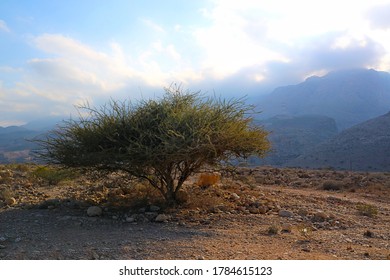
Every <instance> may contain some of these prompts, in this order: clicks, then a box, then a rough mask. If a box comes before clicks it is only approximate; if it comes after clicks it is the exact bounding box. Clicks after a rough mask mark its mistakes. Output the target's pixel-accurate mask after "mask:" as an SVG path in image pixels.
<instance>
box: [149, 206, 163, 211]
mask: <svg viewBox="0 0 390 280" xmlns="http://www.w3.org/2000/svg"><path fill="white" fill-rule="evenodd" d="M160 209H161V208H160V207H158V206H156V205H150V207H149V211H150V212H158V211H160Z"/></svg>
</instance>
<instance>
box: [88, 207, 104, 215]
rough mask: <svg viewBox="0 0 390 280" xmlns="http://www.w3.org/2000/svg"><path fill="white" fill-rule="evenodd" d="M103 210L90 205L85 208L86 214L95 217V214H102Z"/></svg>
mask: <svg viewBox="0 0 390 280" xmlns="http://www.w3.org/2000/svg"><path fill="white" fill-rule="evenodd" d="M102 213H103V210H102V208H100V207H99V206H91V207H89V208H88V210H87V215H88V216H89V217H95V216H100V215H102Z"/></svg>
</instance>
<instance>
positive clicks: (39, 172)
mask: <svg viewBox="0 0 390 280" xmlns="http://www.w3.org/2000/svg"><path fill="white" fill-rule="evenodd" d="M31 175H32V176H33V177H35V178H39V179H42V180H44V181H45V182H47V183H48V184H49V185H57V184H58V183H60V182H61V181H65V180H71V179H74V178H75V173H74V171H72V170H69V169H59V168H55V167H49V166H39V167H37V168H36V169H35V170H34V171H33V172H32V173H31Z"/></svg>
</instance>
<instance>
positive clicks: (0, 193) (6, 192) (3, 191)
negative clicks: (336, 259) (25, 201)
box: [0, 186, 14, 201]
mask: <svg viewBox="0 0 390 280" xmlns="http://www.w3.org/2000/svg"><path fill="white" fill-rule="evenodd" d="M13 196H14V193H13V192H12V190H11V189H10V188H9V187H8V186H0V200H3V201H6V200H8V199H10V198H12V197H13Z"/></svg>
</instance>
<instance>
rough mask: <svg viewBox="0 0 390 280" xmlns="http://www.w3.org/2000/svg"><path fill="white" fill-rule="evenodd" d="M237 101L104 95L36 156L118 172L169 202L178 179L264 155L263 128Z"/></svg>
mask: <svg viewBox="0 0 390 280" xmlns="http://www.w3.org/2000/svg"><path fill="white" fill-rule="evenodd" d="M253 109H254V107H253V106H251V105H247V104H246V103H245V101H244V100H243V99H234V98H233V99H230V100H225V99H221V98H216V97H204V96H203V95H202V94H200V92H195V93H193V92H189V91H184V90H183V89H182V88H181V87H170V88H165V94H164V96H163V97H162V98H160V99H156V100H152V99H150V100H143V101H140V102H138V103H136V104H133V103H132V102H126V101H125V102H118V101H114V100H111V101H110V102H109V103H107V104H106V105H104V106H102V107H100V108H92V107H90V106H89V105H87V106H84V107H82V108H80V110H84V111H85V112H86V113H87V114H86V115H83V114H81V113H80V119H78V120H70V121H67V122H65V123H64V125H62V126H61V127H59V128H57V129H56V130H54V131H52V132H51V133H50V134H48V135H47V137H46V139H45V140H43V141H41V146H42V151H41V152H40V156H41V157H43V158H44V159H46V160H47V161H49V162H51V163H56V164H61V165H64V166H68V167H86V168H95V169H105V170H113V171H114V170H121V171H124V172H127V173H128V174H129V175H131V176H134V177H136V178H140V179H144V180H146V181H148V182H149V183H150V184H151V186H153V187H154V188H156V189H158V190H159V191H160V192H161V194H162V195H163V196H164V198H165V199H166V200H167V202H169V203H174V202H175V201H176V194H177V193H178V191H179V190H180V188H181V187H182V185H183V183H184V181H185V180H186V179H187V178H188V177H189V176H190V175H191V174H193V173H194V172H197V171H199V170H200V168H201V167H202V166H204V165H206V164H207V165H210V166H215V165H221V164H223V163H227V162H229V161H231V160H232V159H238V158H246V157H248V156H250V155H256V156H260V157H261V156H264V154H265V153H266V151H267V150H268V149H269V141H268V139H267V134H268V133H267V132H266V131H264V130H263V129H262V128H261V127H258V126H255V125H254V124H253V123H252V114H251V113H252V112H253Z"/></svg>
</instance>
